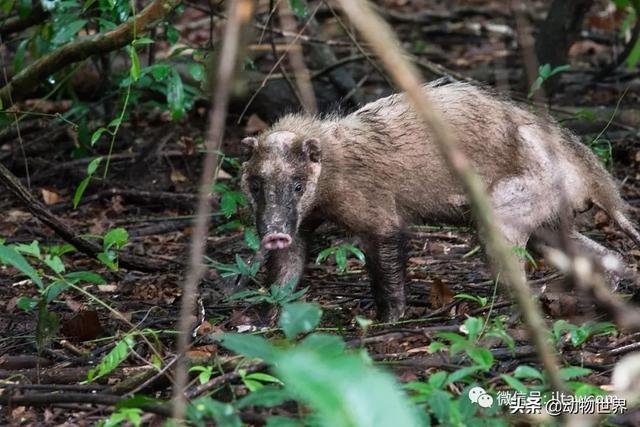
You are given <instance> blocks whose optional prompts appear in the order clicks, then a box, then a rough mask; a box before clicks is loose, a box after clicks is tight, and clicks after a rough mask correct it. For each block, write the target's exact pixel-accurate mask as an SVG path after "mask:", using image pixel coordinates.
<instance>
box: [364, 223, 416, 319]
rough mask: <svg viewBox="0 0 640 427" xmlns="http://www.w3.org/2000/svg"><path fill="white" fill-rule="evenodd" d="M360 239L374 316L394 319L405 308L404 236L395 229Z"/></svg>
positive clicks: (400, 314) (402, 313)
mask: <svg viewBox="0 0 640 427" xmlns="http://www.w3.org/2000/svg"><path fill="white" fill-rule="evenodd" d="M364 241H365V255H366V261H367V269H368V271H369V276H370V280H371V290H372V292H373V299H374V301H375V303H376V308H377V311H378V312H377V314H378V318H379V319H380V320H383V321H396V320H398V319H400V318H401V317H402V316H404V310H405V295H404V273H405V254H406V248H405V245H406V241H405V238H404V236H403V235H402V233H401V232H398V233H396V234H392V235H387V236H368V237H366V238H365V239H364Z"/></svg>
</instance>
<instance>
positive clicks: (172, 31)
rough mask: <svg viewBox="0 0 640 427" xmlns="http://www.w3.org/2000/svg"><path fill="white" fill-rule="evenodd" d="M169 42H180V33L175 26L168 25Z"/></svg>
mask: <svg viewBox="0 0 640 427" xmlns="http://www.w3.org/2000/svg"><path fill="white" fill-rule="evenodd" d="M166 35H167V41H168V42H169V44H172V45H173V44H176V43H177V42H178V40H180V33H179V32H178V30H176V27H174V26H173V25H168V24H167V28H166Z"/></svg>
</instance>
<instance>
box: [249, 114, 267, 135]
mask: <svg viewBox="0 0 640 427" xmlns="http://www.w3.org/2000/svg"><path fill="white" fill-rule="evenodd" d="M268 127H269V125H267V124H266V123H265V122H264V121H263V120H262V119H261V118H260V117H258V116H257V115H255V114H252V115H250V116H249V118H248V119H247V125H246V126H245V128H244V132H245V133H246V134H247V135H253V134H254V133H258V132H260V131H262V130H265V129H266V128H268Z"/></svg>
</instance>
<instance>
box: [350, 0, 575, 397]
mask: <svg viewBox="0 0 640 427" xmlns="http://www.w3.org/2000/svg"><path fill="white" fill-rule="evenodd" d="M338 3H339V4H340V5H341V6H342V9H343V11H344V12H345V13H346V14H347V16H348V17H349V19H350V20H351V22H352V23H353V24H354V25H355V26H356V28H357V29H358V30H359V31H360V32H361V33H362V35H363V36H364V37H365V39H367V40H368V41H369V42H370V44H371V47H372V48H373V49H374V50H375V51H376V52H377V53H378V56H379V58H380V59H381V61H382V62H383V64H384V65H385V66H386V68H387V70H388V71H389V73H390V74H391V76H392V77H393V79H394V80H395V81H396V83H397V84H398V85H399V86H400V87H401V88H402V89H403V90H404V92H405V93H406V95H407V97H408V99H409V100H410V101H411V103H412V104H413V107H414V108H415V110H416V113H417V114H418V117H420V118H421V119H422V120H423V121H424V122H425V124H426V125H427V127H428V128H429V129H430V130H431V132H432V134H433V136H434V141H435V143H436V145H437V146H438V149H439V151H440V153H441V155H442V156H443V157H444V159H445V161H446V162H447V164H448V165H449V168H450V169H451V171H452V172H453V173H454V174H455V176H456V177H457V178H458V180H459V181H460V183H461V184H462V186H463V188H464V189H465V192H466V193H467V195H468V198H469V201H470V203H471V205H472V207H473V210H474V213H475V217H476V220H477V222H478V226H479V229H480V230H481V232H482V233H483V234H484V238H485V240H486V249H487V253H488V254H489V256H490V259H493V260H496V261H497V265H496V267H499V268H500V274H501V277H503V278H504V279H505V280H504V282H505V284H506V285H507V286H508V288H509V289H510V290H512V291H513V293H514V294H515V298H516V300H517V302H518V304H519V305H520V308H521V310H522V312H523V315H524V320H525V322H526V324H527V326H528V329H529V333H530V336H531V339H532V341H533V344H534V346H535V348H536V351H537V352H538V355H539V356H540V358H541V360H542V363H543V365H544V367H545V371H546V375H547V377H548V379H549V383H550V384H551V386H552V387H553V388H555V389H556V390H565V386H564V382H563V381H562V379H561V377H560V374H559V367H558V363H557V360H556V356H555V353H554V352H553V351H552V349H551V348H550V346H549V344H548V342H547V329H546V326H545V324H544V320H543V318H542V314H541V311H540V308H539V307H538V305H537V303H536V302H535V300H534V299H533V297H532V295H531V290H530V289H529V287H528V286H527V282H526V276H525V275H524V274H523V271H522V270H521V268H520V267H519V265H518V261H517V260H516V259H515V257H514V256H513V254H512V252H511V249H510V248H509V247H508V245H507V244H506V242H505V240H504V237H503V236H502V234H501V232H500V230H499V229H498V227H497V226H496V221H495V219H494V215H493V209H492V207H491V205H490V203H489V199H488V197H487V195H486V193H485V188H484V184H483V183H482V181H481V179H480V178H479V177H478V175H477V174H476V173H475V171H474V170H473V169H474V168H473V166H472V165H471V163H470V162H469V160H468V159H467V158H466V156H465V155H464V154H463V153H462V152H461V151H460V150H459V149H458V148H457V146H456V142H455V136H454V135H453V133H452V131H451V129H449V127H448V126H447V125H446V123H445V122H444V121H443V119H442V118H441V117H440V115H439V114H438V113H437V112H436V111H435V110H434V109H433V108H432V107H431V102H430V101H429V99H428V97H427V94H426V93H425V91H424V89H423V87H422V84H421V82H420V79H419V77H418V75H419V74H418V72H417V70H416V69H415V68H414V67H413V66H412V64H411V63H410V62H409V61H407V59H406V58H405V56H403V54H402V51H401V49H400V47H399V42H398V40H397V39H396V37H395V36H394V34H393V32H392V31H391V29H390V28H389V26H388V25H387V24H386V23H385V22H384V21H383V20H382V19H381V18H380V17H379V16H377V15H376V14H375V12H373V11H372V10H371V7H370V6H369V4H368V3H366V2H365V1H361V0H357V1H354V0H338Z"/></svg>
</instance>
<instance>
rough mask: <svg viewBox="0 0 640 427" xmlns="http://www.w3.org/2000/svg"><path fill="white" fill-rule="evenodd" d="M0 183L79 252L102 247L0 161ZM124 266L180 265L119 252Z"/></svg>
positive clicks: (160, 267)
mask: <svg viewBox="0 0 640 427" xmlns="http://www.w3.org/2000/svg"><path fill="white" fill-rule="evenodd" d="M0 183H1V184H2V185H4V187H5V188H6V189H7V190H9V192H10V193H11V194H13V195H14V196H15V197H16V198H17V199H18V200H20V201H21V202H22V203H23V204H24V206H25V207H26V208H27V209H28V210H29V212H31V213H32V214H33V215H34V216H35V217H36V218H38V219H39V220H40V221H42V222H43V223H44V224H45V225H47V226H48V227H49V228H51V229H52V230H53V231H54V232H55V233H56V234H57V235H58V236H60V237H61V238H62V239H63V240H65V241H67V242H69V243H71V244H72V245H73V246H75V248H76V249H78V250H79V251H80V252H83V253H85V254H87V255H89V256H91V257H95V256H96V255H97V254H99V253H100V252H102V247H101V246H100V245H98V244H97V243H95V242H91V241H89V240H86V239H83V238H82V237H80V236H79V235H78V234H77V233H76V232H75V231H74V230H73V229H72V228H71V227H69V226H68V225H67V224H65V223H64V222H63V221H62V220H61V219H60V218H58V217H57V216H55V215H54V214H53V213H52V212H51V211H50V210H49V209H47V207H46V206H45V205H44V204H42V203H41V202H40V201H39V200H37V199H36V198H35V197H34V196H33V195H32V194H31V193H30V192H29V190H27V189H26V188H25V187H24V186H23V185H22V183H21V182H20V180H19V179H18V178H17V177H16V176H15V175H14V174H13V173H11V171H10V170H9V169H7V168H6V167H5V166H4V165H3V164H1V163H0ZM118 258H119V262H120V265H121V266H122V267H124V268H128V269H131V270H139V271H148V272H157V271H169V270H175V269H177V268H178V267H180V265H179V264H178V263H175V262H167V261H157V260H154V259H152V258H149V257H139V256H136V255H130V254H127V253H123V252H121V253H120V254H119V256H118Z"/></svg>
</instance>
